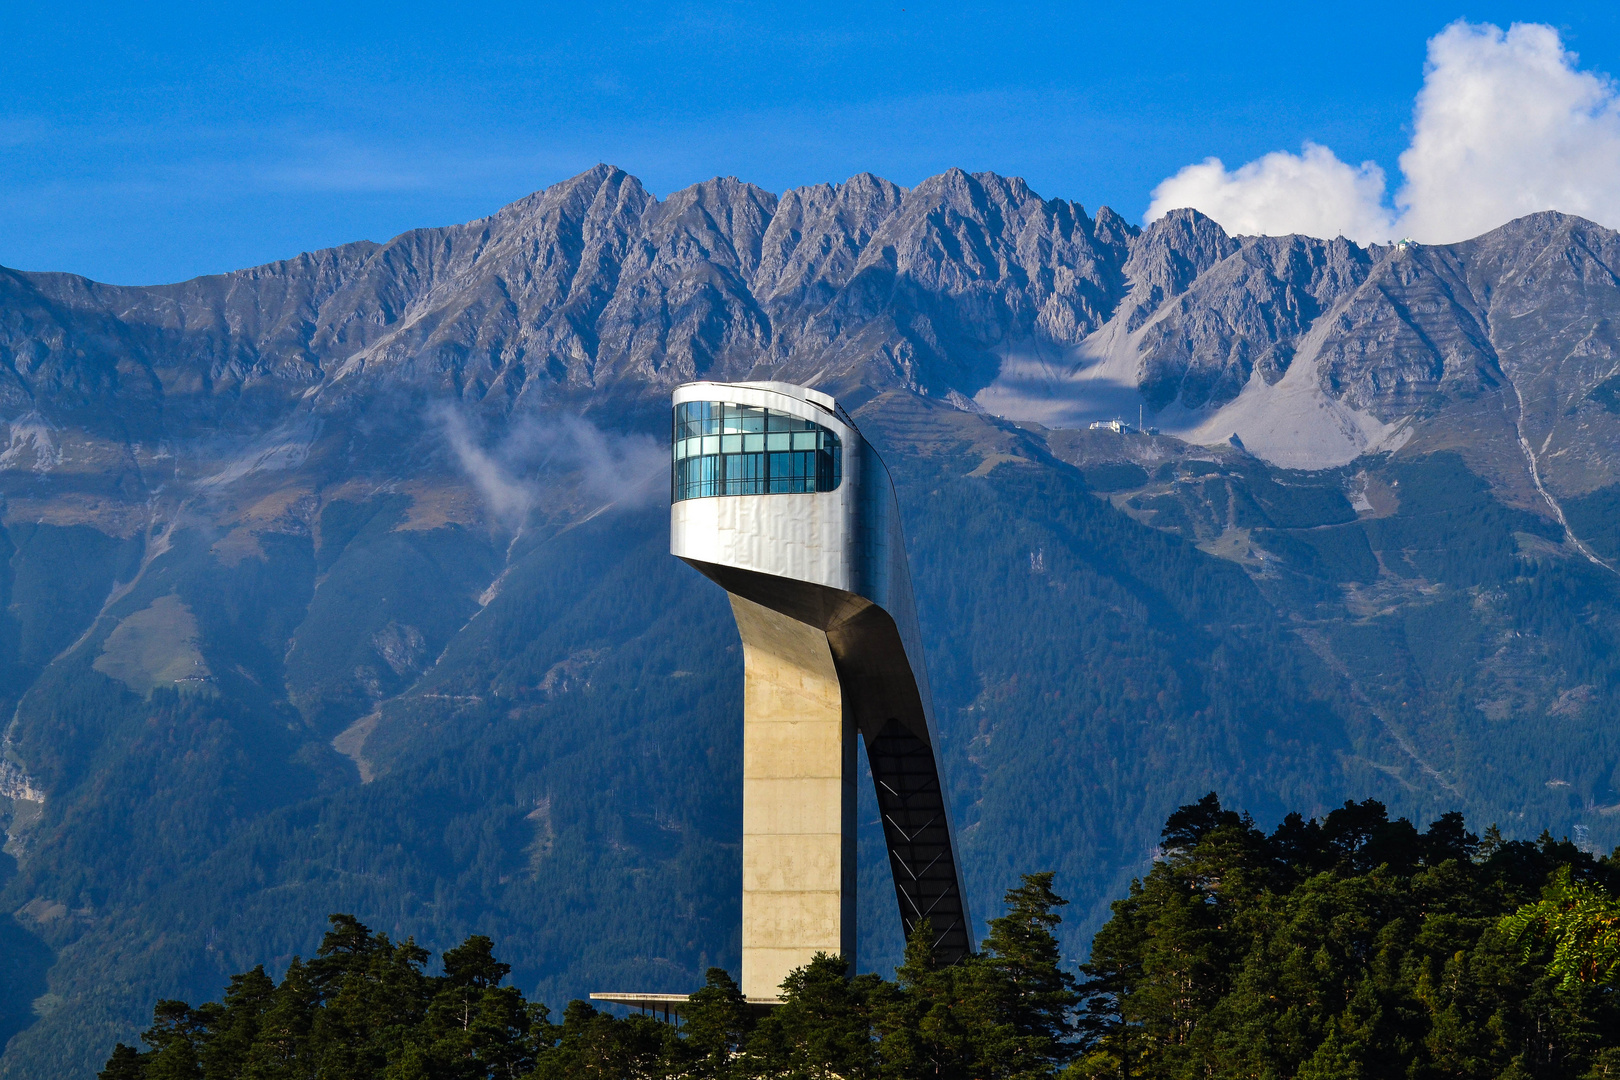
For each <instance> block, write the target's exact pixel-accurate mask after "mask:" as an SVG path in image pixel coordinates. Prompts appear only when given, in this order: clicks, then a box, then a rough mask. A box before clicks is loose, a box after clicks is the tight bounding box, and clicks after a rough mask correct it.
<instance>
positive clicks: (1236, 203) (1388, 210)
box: [1147, 22, 1620, 243]
mask: <svg viewBox="0 0 1620 1080" xmlns="http://www.w3.org/2000/svg"><path fill="white" fill-rule="evenodd" d="M1578 59H1579V58H1578V57H1577V56H1576V55H1575V54H1574V53H1572V52H1569V51H1568V50H1566V49H1565V48H1564V46H1563V42H1562V40H1561V39H1560V38H1559V35H1558V31H1557V30H1555V29H1554V28H1553V27H1550V26H1544V25H1540V24H1526V23H1520V24H1515V25H1514V26H1512V27H1511V28H1509V29H1508V30H1505V31H1504V30H1502V29H1501V28H1500V27H1496V26H1489V25H1483V26H1480V25H1472V24H1469V23H1466V22H1456V23H1453V24H1451V25H1450V26H1448V27H1446V28H1445V29H1444V30H1443V31H1441V32H1440V33H1439V34H1437V35H1435V36H1434V37H1433V38H1431V39H1430V40H1429V55H1428V63H1427V65H1426V67H1425V71H1424V83H1423V89H1422V90H1421V91H1420V92H1419V93H1418V96H1417V99H1416V101H1415V103H1414V107H1413V122H1412V141H1411V144H1410V145H1409V146H1408V148H1407V149H1406V151H1405V152H1404V153H1402V154H1401V157H1400V167H1401V173H1402V176H1403V177H1404V181H1405V182H1404V184H1403V185H1402V187H1401V189H1400V190H1399V191H1398V192H1397V193H1396V194H1395V197H1394V199H1393V205H1391V204H1390V200H1388V199H1387V198H1386V188H1385V178H1384V173H1383V170H1381V169H1379V168H1378V166H1377V165H1375V164H1373V163H1372V162H1364V163H1362V164H1361V165H1360V166H1352V165H1350V164H1348V163H1346V162H1344V161H1341V160H1339V158H1338V157H1337V156H1336V155H1335V154H1334V153H1333V152H1332V151H1331V150H1329V149H1328V148H1326V147H1323V146H1317V145H1314V144H1310V143H1307V144H1306V145H1305V147H1304V149H1303V151H1302V152H1301V153H1299V154H1291V153H1286V152H1276V153H1271V154H1267V155H1265V156H1264V157H1262V158H1260V159H1258V160H1256V161H1252V162H1249V163H1248V164H1246V165H1243V166H1241V167H1239V168H1237V169H1233V170H1228V169H1227V168H1226V167H1225V166H1224V165H1223V164H1222V163H1221V162H1220V160H1219V159H1216V158H1210V159H1208V160H1207V161H1204V162H1203V163H1201V164H1198V165H1189V166H1187V167H1186V168H1184V169H1182V170H1181V171H1180V172H1178V173H1176V174H1175V175H1174V176H1172V177H1170V178H1169V179H1167V180H1165V181H1164V182H1163V183H1161V184H1160V185H1159V186H1158V187H1157V188H1155V189H1154V192H1153V202H1152V205H1151V206H1150V207H1149V209H1148V213H1147V220H1149V221H1152V220H1154V219H1156V218H1158V217H1160V216H1162V215H1163V214H1165V213H1167V212H1168V211H1170V210H1172V209H1175V208H1176V207H1180V206H1192V207H1195V208H1197V209H1199V210H1202V211H1203V212H1204V213H1206V214H1208V215H1209V216H1210V217H1212V218H1214V219H1215V220H1216V221H1219V222H1220V223H1221V224H1222V225H1223V226H1224V227H1226V228H1227V229H1228V230H1230V231H1232V232H1238V233H1248V234H1267V235H1280V234H1285V233H1291V232H1301V233H1306V234H1308V235H1312V236H1324V237H1327V236H1334V235H1341V234H1342V235H1344V236H1348V237H1350V238H1351V239H1355V240H1361V241H1384V240H1389V239H1392V238H1395V237H1397V236H1411V237H1413V238H1415V239H1418V240H1421V241H1425V242H1428V243H1449V242H1452V241H1456V240H1465V239H1468V238H1469V237H1473V236H1477V235H1479V234H1480V233H1482V232H1486V231H1488V230H1490V229H1493V228H1496V227H1497V226H1499V225H1501V224H1503V223H1504V222H1506V221H1509V220H1512V219H1513V218H1515V217H1520V216H1522V215H1524V214H1529V213H1534V212H1536V211H1538V210H1561V211H1563V212H1565V213H1570V214H1579V215H1581V216H1583V217H1587V218H1591V219H1593V220H1594V221H1597V222H1599V223H1600V224H1604V225H1607V226H1610V227H1611V228H1614V227H1620V90H1617V88H1616V86H1615V83H1614V81H1613V80H1612V79H1610V78H1609V77H1608V76H1607V75H1604V74H1601V73H1597V72H1590V71H1581V70H1579V69H1578V67H1577V64H1578Z"/></svg>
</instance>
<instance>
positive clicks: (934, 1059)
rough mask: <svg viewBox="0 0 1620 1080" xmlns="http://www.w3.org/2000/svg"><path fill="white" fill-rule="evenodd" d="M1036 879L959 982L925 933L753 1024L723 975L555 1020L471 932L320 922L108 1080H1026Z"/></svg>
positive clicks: (1064, 1053) (341, 918)
mask: <svg viewBox="0 0 1620 1080" xmlns="http://www.w3.org/2000/svg"><path fill="white" fill-rule="evenodd" d="M1051 880H1052V878H1051V875H1050V874H1034V875H1030V876H1028V877H1026V878H1025V879H1024V884H1023V885H1022V886H1020V887H1019V888H1017V889H1013V890H1012V891H1010V892H1009V893H1008V894H1007V905H1008V906H1007V912H1006V914H1005V915H1003V916H1002V917H1001V918H999V919H996V920H994V921H993V922H992V923H991V931H990V937H989V939H987V940H986V942H985V945H984V951H983V953H982V955H980V956H977V957H970V958H969V959H968V960H966V961H965V962H963V963H961V964H959V965H957V966H955V967H953V968H938V967H936V966H935V965H934V964H933V963H932V960H931V946H930V941H931V936H932V930H931V928H930V927H929V926H928V924H927V922H926V920H925V921H924V922H923V923H922V924H921V925H920V926H919V927H918V929H917V933H916V934H915V935H914V936H913V938H912V941H911V947H910V952H909V953H908V966H907V967H906V968H905V969H904V970H903V972H902V977H901V980H900V982H899V983H886V982H884V981H883V980H882V979H880V978H878V977H877V976H876V975H860V976H856V977H854V978H850V977H849V976H850V972H849V963H848V962H847V961H846V960H844V959H843V958H842V957H836V956H827V955H824V954H822V955H817V956H816V957H815V958H814V959H813V960H812V961H811V962H810V963H809V964H808V965H806V966H805V967H803V968H800V969H798V970H796V971H794V972H793V973H792V974H790V975H789V976H788V978H787V980H786V981H785V982H784V983H783V984H782V1003H781V1004H780V1005H779V1006H777V1007H776V1008H774V1009H771V1010H770V1011H769V1012H768V1013H766V1014H764V1015H763V1016H761V1015H760V1013H759V1012H757V1011H756V1009H755V1008H754V1007H751V1006H750V1005H749V1004H748V1003H747V1002H746V1001H744V999H743V997H742V994H741V992H740V991H739V990H738V988H737V984H736V983H735V982H733V981H732V980H731V977H730V976H729V975H728V974H727V973H726V972H725V971H724V970H723V969H720V968H712V969H710V971H709V973H708V977H707V985H705V986H704V987H703V989H701V990H699V991H697V992H696V993H695V994H693V995H692V997H691V1000H690V1002H689V1004H688V1006H687V1010H686V1015H685V1022H684V1023H683V1024H682V1025H681V1027H680V1029H679V1030H677V1029H676V1028H674V1027H671V1026H669V1025H666V1024H660V1023H658V1022H656V1021H654V1020H652V1019H651V1018H649V1017H645V1016H632V1017H630V1018H628V1019H619V1018H616V1017H614V1016H613V1015H611V1014H608V1013H603V1012H600V1011H598V1010H597V1009H595V1008H593V1007H592V1006H590V1005H589V1004H587V1003H585V1002H583V1001H574V1002H572V1003H570V1004H569V1006H568V1007H567V1009H565V1010H564V1011H563V1017H562V1023H561V1024H553V1023H551V1021H550V1019H549V1014H548V1012H547V1010H546V1009H545V1008H544V1007H543V1006H539V1005H534V1004H530V1003H528V1002H526V1001H525V1000H524V997H523V994H522V993H520V992H519V991H518V990H516V989H514V988H512V987H503V986H501V985H500V984H501V982H502V980H504V978H505V977H506V975H507V974H508V973H509V971H510V968H509V967H508V966H507V965H506V964H504V963H502V962H500V961H498V960H497V959H495V955H494V951H493V943H492V942H491V941H490V940H489V938H487V937H483V936H481V935H474V936H472V937H469V938H468V939H467V940H466V941H465V942H464V943H463V944H461V945H460V946H458V947H456V948H454V949H450V950H448V951H446V952H445V954H444V956H443V958H442V960H443V968H444V974H442V975H439V976H431V975H428V974H426V972H425V966H426V961H427V959H428V954H427V952H426V951H425V950H423V949H420V948H418V947H417V946H416V945H415V943H414V942H411V941H408V940H407V941H405V942H403V943H395V942H392V941H390V940H389V938H388V937H387V935H385V934H376V933H373V932H372V931H371V930H370V929H369V928H368V927H366V926H365V925H364V924H362V923H361V922H360V921H359V920H357V919H355V918H354V917H353V916H350V915H333V916H331V920H330V921H331V929H330V930H328V931H327V933H326V936H325V937H324V938H323V939H322V941H321V945H320V949H319V950H318V952H317V955H316V957H315V959H313V960H311V961H309V962H308V963H304V962H302V961H300V960H299V959H297V958H296V957H295V958H294V959H293V961H292V963H291V964H290V965H289V967H288V969H287V975H286V977H285V978H284V979H283V980H282V982H281V984H280V985H279V986H277V985H276V984H275V983H273V982H272V981H271V980H270V979H269V978H268V977H266V975H265V973H264V969H263V968H254V969H253V970H252V971H250V972H248V973H247V974H245V975H238V976H236V977H235V978H233V979H232V980H231V985H230V988H229V989H228V990H227V991H226V993H225V999H224V1001H223V1002H222V1003H209V1004H206V1005H203V1006H201V1007H199V1008H192V1007H191V1006H189V1005H187V1004H186V1003H185V1002H183V1001H160V1002H158V1004H157V1007H156V1008H155V1009H154V1010H153V1016H152V1025H151V1026H150V1027H149V1028H148V1029H147V1030H146V1032H145V1033H144V1034H143V1035H142V1036H141V1038H142V1041H143V1042H145V1044H146V1046H147V1049H146V1050H145V1051H144V1052H137V1051H135V1050H134V1049H132V1048H131V1047H129V1046H126V1045H124V1044H122V1043H120V1044H118V1045H117V1046H116V1047H115V1048H114V1050H113V1052H112V1056H111V1057H110V1058H109V1059H108V1061H107V1065H106V1067H105V1068H104V1069H103V1070H102V1072H101V1077H102V1078H103V1080H248V1078H252V1080H260V1078H262V1080H282V1078H286V1080H293V1078H298V1080H303V1078H311V1080H313V1078H315V1077H319V1078H321V1080H362V1078H370V1077H401V1078H419V1080H516V1078H518V1077H528V1078H532V1080H578V1078H581V1077H585V1078H600V1080H629V1078H632V1077H636V1078H639V1077H676V1076H680V1077H690V1078H707V1080H723V1078H725V1080H765V1078H767V1077H771V1078H802V1080H831V1078H833V1077H839V1078H845V1080H877V1078H879V1077H883V1078H894V1080H911V1078H917V1080H921V1078H923V1077H951V1078H960V1080H969V1078H971V1077H981V1078H984V1080H1000V1078H1006V1080H1015V1078H1016V1080H1035V1078H1040V1077H1050V1076H1053V1075H1054V1074H1055V1071H1056V1069H1057V1067H1058V1066H1059V1065H1061V1064H1062V1062H1063V1061H1064V1060H1066V1059H1067V1058H1068V1057H1069V1056H1070V1054H1071V1053H1072V1049H1073V1048H1072V1046H1071V1045H1070V1043H1069V1042H1068V1038H1067V1037H1068V1035H1069V1033H1070V1032H1071V1030H1072V1029H1071V1025H1070V1017H1069V1013H1070V1010H1071V1008H1072V1006H1073V1005H1074V1003H1075V1000H1076V998H1075V995H1074V992H1073V990H1072V985H1073V979H1072V977H1071V976H1069V975H1068V974H1067V973H1066V972H1063V971H1062V970H1061V969H1060V967H1059V958H1058V943H1057V938H1056V936H1055V935H1054V934H1053V930H1054V929H1055V928H1056V926H1057V924H1058V921H1059V919H1058V916H1057V913H1056V909H1057V908H1058V907H1060V906H1062V904H1063V903H1064V901H1063V900H1062V899H1061V898H1059V897H1058V896H1057V895H1056V894H1054V893H1053V892H1052V890H1051Z"/></svg>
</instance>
